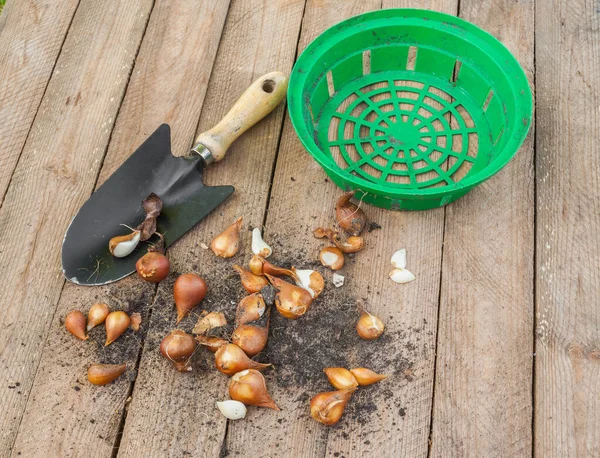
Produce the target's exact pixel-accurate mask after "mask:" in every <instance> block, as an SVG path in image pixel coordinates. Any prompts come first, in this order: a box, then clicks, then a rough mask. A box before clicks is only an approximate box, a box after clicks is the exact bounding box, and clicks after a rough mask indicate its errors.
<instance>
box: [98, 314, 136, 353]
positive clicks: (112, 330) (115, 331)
mask: <svg viewBox="0 0 600 458" xmlns="http://www.w3.org/2000/svg"><path fill="white" fill-rule="evenodd" d="M130 324H131V319H130V318H129V315H127V314H126V313H125V312H123V311H121V310H117V311H116V312H110V313H109V314H108V316H107V317H106V320H105V322H104V326H106V343H105V344H104V346H107V345H110V344H111V343H113V342H114V341H115V340H117V339H118V338H119V337H120V335H121V334H123V333H124V332H125V331H126V330H127V328H128V327H129V325H130Z"/></svg>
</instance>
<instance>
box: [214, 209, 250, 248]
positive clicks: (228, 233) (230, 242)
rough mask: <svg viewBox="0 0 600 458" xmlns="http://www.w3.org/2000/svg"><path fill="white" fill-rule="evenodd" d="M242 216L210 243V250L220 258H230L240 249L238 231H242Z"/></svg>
mask: <svg viewBox="0 0 600 458" xmlns="http://www.w3.org/2000/svg"><path fill="white" fill-rule="evenodd" d="M243 218H244V217H243V216H240V217H239V218H238V219H237V220H236V221H235V223H233V224H232V225H231V226H229V227H228V228H227V229H225V230H224V231H223V232H221V233H220V234H219V235H217V236H216V237H215V238H214V239H213V241H212V242H211V243H210V249H211V250H212V251H213V253H214V254H216V255H217V256H219V257H221V258H231V257H233V256H235V254H236V253H237V252H238V250H239V249H240V230H241V229H242V221H243Z"/></svg>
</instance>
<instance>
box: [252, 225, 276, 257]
mask: <svg viewBox="0 0 600 458" xmlns="http://www.w3.org/2000/svg"><path fill="white" fill-rule="evenodd" d="M252 253H254V254H255V255H256V256H260V257H263V258H268V257H269V256H271V253H273V250H272V249H271V247H270V246H269V245H267V244H266V243H265V241H264V240H263V238H262V235H261V233H260V229H259V228H257V227H255V228H254V229H252Z"/></svg>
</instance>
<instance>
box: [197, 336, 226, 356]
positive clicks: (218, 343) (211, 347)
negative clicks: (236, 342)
mask: <svg viewBox="0 0 600 458" xmlns="http://www.w3.org/2000/svg"><path fill="white" fill-rule="evenodd" d="M196 342H198V343H199V344H200V345H202V346H204V347H206V348H207V349H208V351H210V352H211V353H215V352H216V351H217V350H218V349H219V348H221V347H222V346H223V345H227V344H228V343H229V342H227V341H226V340H225V339H221V338H220V337H212V336H205V335H202V334H201V335H199V336H196Z"/></svg>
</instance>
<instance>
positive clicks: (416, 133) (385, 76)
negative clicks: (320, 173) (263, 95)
mask: <svg viewBox="0 0 600 458" xmlns="http://www.w3.org/2000/svg"><path fill="white" fill-rule="evenodd" d="M288 105H289V112H290V117H291V119H292V123H293V125H294V128H295V129H296V132H297V133H298V135H299V137H300V140H301V141H302V143H303V144H304V146H305V148H306V149H307V150H308V152H309V153H310V154H311V155H312V156H313V157H314V158H315V160H316V161H317V162H318V163H319V164H320V165H321V166H322V167H323V168H324V169H325V172H326V173H327V175H328V176H329V177H330V178H331V179H332V180H333V181H334V182H335V183H336V184H337V185H338V186H340V187H341V188H343V189H345V190H350V189H355V190H357V191H358V197H362V198H363V199H364V201H365V202H368V203H370V204H373V205H376V206H378V207H383V208H389V209H395V210H400V209H402V210H424V209H429V208H435V207H440V206H443V205H446V204H448V203H450V202H452V201H454V200H456V199H458V198H459V197H462V196H463V195H465V194H466V193H467V192H468V191H469V190H471V189H472V188H473V187H474V186H476V185H478V184H479V183H482V182H483V181H485V180H487V179H488V178H490V177H491V176H492V175H494V174H495V173H497V172H498V171H499V170H500V169H501V168H502V167H504V165H506V164H507V163H508V161H509V160H510V159H511V158H512V157H513V156H514V155H515V153H516V152H517V150H518V149H519V147H520V146H521V144H522V143H523V141H524V139H525V136H526V135H527V131H528V130H529V126H530V124H531V112H532V100H531V92H530V90H529V84H528V82H527V78H526V76H525V73H524V72H523V69H522V68H521V66H520V65H519V63H518V62H517V60H516V59H515V58H514V56H513V55H512V54H511V53H510V51H508V50H507V49H506V48H505V47H504V45H502V43H500V42H499V41H498V40H497V39H495V38H494V37H493V36H492V35H490V34H488V33H487V32H485V31H483V30H481V29H480V28H478V27H476V26H475V25H473V24H471V23H469V22H466V21H464V20H462V19H459V18H457V17H454V16H449V15H446V14H443V13H437V12H433V11H426V10H415V9H389V10H381V11H375V12H371V13H367V14H363V15H361V16H356V17H353V18H351V19H348V20H346V21H344V22H341V23H339V24H337V25H336V26H334V27H332V28H330V29H328V30H327V31H325V32H324V33H323V34H322V35H320V36H319V37H318V38H317V39H315V40H314V41H313V42H312V43H311V44H310V45H309V46H308V47H307V48H306V50H305V51H304V52H303V53H302V55H301V56H300V58H299V59H298V61H297V62H296V65H295V66H294V69H293V71H292V75H291V77H290V84H289V91H288ZM361 193H362V194H363V195H362V196H361V195H360V194H361Z"/></svg>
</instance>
